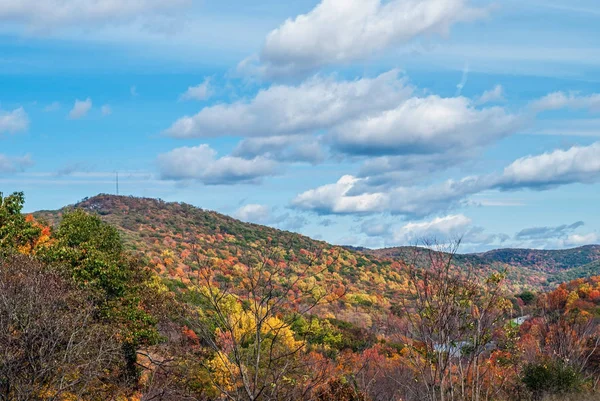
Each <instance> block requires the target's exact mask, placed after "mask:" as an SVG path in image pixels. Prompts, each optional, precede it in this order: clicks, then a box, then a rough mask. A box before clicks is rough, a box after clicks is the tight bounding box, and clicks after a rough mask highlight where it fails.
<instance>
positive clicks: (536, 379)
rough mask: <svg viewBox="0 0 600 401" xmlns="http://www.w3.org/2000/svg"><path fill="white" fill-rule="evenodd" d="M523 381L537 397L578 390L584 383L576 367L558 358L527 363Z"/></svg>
mask: <svg viewBox="0 0 600 401" xmlns="http://www.w3.org/2000/svg"><path fill="white" fill-rule="evenodd" d="M522 381H523V383H524V384H525V386H526V387H527V389H528V390H529V391H530V392H531V393H532V395H533V397H534V398H535V399H540V398H541V397H542V396H543V395H549V394H565V393H573V392H578V391H580V390H581V386H582V384H583V383H582V378H581V375H580V374H579V373H578V372H577V371H576V370H575V369H573V368H572V367H570V366H568V365H567V364H565V363H564V362H562V361H556V360H548V361H545V362H543V363H530V364H527V365H525V367H524V368H523V373H522Z"/></svg>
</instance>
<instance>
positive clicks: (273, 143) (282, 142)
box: [232, 136, 325, 164]
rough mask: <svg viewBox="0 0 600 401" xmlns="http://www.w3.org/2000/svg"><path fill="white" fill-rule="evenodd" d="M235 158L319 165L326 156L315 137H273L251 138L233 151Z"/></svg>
mask: <svg viewBox="0 0 600 401" xmlns="http://www.w3.org/2000/svg"><path fill="white" fill-rule="evenodd" d="M232 154H233V156H239V157H244V158H253V157H258V156H264V157H266V158H269V159H273V160H277V161H281V162H307V163H312V164H317V163H320V162H322V161H323V160H324V159H325V154H324V152H323V149H322V148H321V146H320V144H319V141H318V139H317V138H315V137H313V136H272V137H261V138H249V139H244V140H243V141H241V142H240V143H239V144H238V145H237V146H236V148H235V149H234V150H233V153H232Z"/></svg>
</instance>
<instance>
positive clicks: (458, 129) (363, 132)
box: [326, 95, 522, 155]
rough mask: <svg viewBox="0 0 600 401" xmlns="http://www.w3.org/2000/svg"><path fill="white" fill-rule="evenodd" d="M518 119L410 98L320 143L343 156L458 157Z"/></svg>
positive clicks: (511, 128) (453, 102) (460, 103)
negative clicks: (343, 154) (452, 154)
mask: <svg viewBox="0 0 600 401" xmlns="http://www.w3.org/2000/svg"><path fill="white" fill-rule="evenodd" d="M521 123H522V121H521V118H520V117H519V116H515V115H511V114H508V113H507V112H506V111H505V110H504V109H502V108H500V107H491V108H485V109H477V108H475V107H474V106H473V104H472V102H471V101H470V100H469V99H467V98H464V97H456V98H442V97H439V96H436V95H432V96H428V97H425V98H418V97H413V98H410V99H408V100H406V101H404V102H402V103H401V104H400V105H399V106H398V107H396V108H394V109H391V110H386V111H383V112H381V113H379V114H377V115H370V116H365V117H363V118H360V119H359V118H357V119H355V120H353V121H349V122H347V123H345V124H341V125H340V126H338V127H336V128H335V129H334V130H332V132H331V134H330V135H328V136H326V138H327V139H328V140H329V141H330V142H331V145H332V146H333V148H335V149H336V150H339V151H341V152H345V153H349V154H361V155H393V154H428V153H445V152H448V151H454V152H462V151H464V149H469V150H473V149H474V148H477V147H480V146H484V145H487V144H489V143H492V142H494V141H496V140H498V139H500V138H502V137H504V136H508V135H510V134H513V133H514V132H515V130H516V129H517V128H518V127H519V126H520V125H521Z"/></svg>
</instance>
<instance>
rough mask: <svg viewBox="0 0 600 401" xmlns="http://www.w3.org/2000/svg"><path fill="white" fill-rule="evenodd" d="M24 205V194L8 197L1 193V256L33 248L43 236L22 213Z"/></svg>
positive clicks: (19, 193) (18, 193)
mask: <svg viewBox="0 0 600 401" xmlns="http://www.w3.org/2000/svg"><path fill="white" fill-rule="evenodd" d="M24 203H25V195H24V194H23V193H22V192H15V193H13V194H12V195H9V196H6V197H5V196H3V194H2V192H0V256H1V255H7V254H9V253H16V252H18V251H19V249H20V248H21V247H26V246H31V245H32V244H33V243H34V242H35V240H36V239H37V238H38V237H39V236H40V234H41V229H40V228H39V227H38V226H36V225H34V224H32V222H31V221H27V219H26V218H25V216H24V215H23V214H22V213H21V210H22V209H23V204H24Z"/></svg>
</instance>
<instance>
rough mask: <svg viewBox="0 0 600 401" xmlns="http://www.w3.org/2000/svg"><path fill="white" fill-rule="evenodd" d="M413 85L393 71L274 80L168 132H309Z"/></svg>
mask: <svg viewBox="0 0 600 401" xmlns="http://www.w3.org/2000/svg"><path fill="white" fill-rule="evenodd" d="M412 90H413V89H412V88H411V87H409V86H407V85H406V80H405V79H403V78H402V77H400V73H399V72H398V71H396V70H392V71H389V72H386V73H384V74H381V75H379V76H378V77H376V78H362V79H358V80H355V81H336V80H335V79H333V78H324V77H319V76H317V77H313V78H311V79H309V80H307V81H304V82H303V83H301V84H300V85H297V86H290V85H273V86H271V87H269V88H268V89H263V90H261V91H260V92H259V93H258V94H257V95H256V96H255V97H254V98H253V99H251V100H249V101H238V102H235V103H232V104H219V105H215V106H210V107H205V108H203V109H202V110H201V111H200V112H199V113H197V114H196V115H194V116H186V117H183V118H180V119H179V120H177V121H176V122H175V123H174V124H173V125H172V126H171V127H170V128H169V129H168V130H167V131H166V133H167V134H168V135H170V136H173V137H177V138H198V137H204V138H206V137H219V136H244V137H252V136H261V137H265V136H281V135H297V134H312V133H313V132H315V131H318V130H325V129H328V128H331V127H333V126H335V125H336V124H340V123H342V122H345V121H347V120H348V119H352V118H356V117H359V116H364V115H368V114H370V113H372V112H373V111H381V110H387V109H390V108H392V107H395V106H396V105H397V104H398V103H399V102H400V101H402V100H404V99H407V98H408V97H409V96H410V95H411V94H412Z"/></svg>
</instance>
